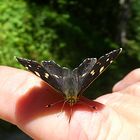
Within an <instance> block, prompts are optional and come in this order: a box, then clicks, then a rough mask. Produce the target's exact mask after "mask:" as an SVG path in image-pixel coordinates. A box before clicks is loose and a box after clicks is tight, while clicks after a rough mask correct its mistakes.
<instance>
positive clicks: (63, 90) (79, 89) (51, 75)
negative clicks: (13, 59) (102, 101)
mask: <svg viewBox="0 0 140 140" xmlns="http://www.w3.org/2000/svg"><path fill="white" fill-rule="evenodd" d="M121 51H122V49H121V48H120V49H117V50H113V51H111V52H110V53H107V54H105V55H104V56H101V57H100V58H99V59H96V58H87V59H85V60H84V61H83V62H82V63H81V64H80V65H79V66H78V67H77V68H75V69H73V70H70V69H68V68H65V67H61V66H60V65H58V64H56V63H55V62H54V61H42V64H39V63H38V62H36V61H34V60H29V59H25V58H17V60H18V62H20V63H21V64H22V65H23V66H25V67H26V68H27V69H28V70H29V71H31V72H33V73H34V74H35V75H37V76H38V77H40V78H41V79H42V80H44V81H45V82H47V83H48V84H49V85H50V86H51V87H53V88H54V90H56V91H58V92H59V93H60V94H61V95H63V97H64V101H65V102H67V103H69V105H70V106H73V105H74V104H76V103H77V102H78V101H79V97H80V96H81V95H82V93H83V92H84V91H85V89H86V88H87V87H88V86H89V85H90V84H91V83H92V82H93V81H94V80H95V79H96V78H97V77H98V76H99V75H100V74H101V73H102V72H103V71H104V70H105V69H106V68H107V67H108V66H109V65H110V64H111V63H112V61H113V60H114V59H115V58H116V57H117V56H118V55H119V54H120V52H121Z"/></svg>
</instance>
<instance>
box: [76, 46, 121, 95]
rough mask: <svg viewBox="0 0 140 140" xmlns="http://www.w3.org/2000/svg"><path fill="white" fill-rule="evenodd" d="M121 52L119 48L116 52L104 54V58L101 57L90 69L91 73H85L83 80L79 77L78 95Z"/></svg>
mask: <svg viewBox="0 0 140 140" xmlns="http://www.w3.org/2000/svg"><path fill="white" fill-rule="evenodd" d="M121 51H122V49H121V48H120V49H117V50H113V51H111V52H110V53H107V54H105V55H104V56H101V57H100V58H99V59H98V60H97V62H96V63H95V65H93V67H91V71H90V72H88V74H87V73H86V75H87V76H86V77H84V79H82V77H81V76H79V81H80V80H81V79H82V83H81V85H80V87H81V89H80V92H79V94H81V93H82V92H83V91H84V90H85V89H86V88H87V87H88V86H89V85H90V84H91V83H92V82H93V81H94V80H95V79H96V78H97V77H98V76H99V75H100V74H101V73H102V72H103V71H104V70H105V69H106V68H107V67H108V66H109V65H110V64H111V63H112V62H113V60H114V59H115V58H116V57H117V56H118V55H119V54H120V53H121ZM79 68H80V67H79ZM79 68H78V69H79Z"/></svg>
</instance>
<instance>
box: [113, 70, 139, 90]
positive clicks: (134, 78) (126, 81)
mask: <svg viewBox="0 0 140 140" xmlns="http://www.w3.org/2000/svg"><path fill="white" fill-rule="evenodd" d="M136 82H140V68H139V69H135V70H133V71H132V72H130V73H129V74H127V75H126V76H125V77H124V78H123V79H122V80H121V81H119V82H118V83H117V84H115V85H114V87H113V92H116V91H120V90H122V89H124V88H126V87H128V86H130V85H132V84H134V83H136Z"/></svg>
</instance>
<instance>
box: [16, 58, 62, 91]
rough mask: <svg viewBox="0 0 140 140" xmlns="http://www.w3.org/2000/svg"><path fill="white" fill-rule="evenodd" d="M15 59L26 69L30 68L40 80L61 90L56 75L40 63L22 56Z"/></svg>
mask: <svg viewBox="0 0 140 140" xmlns="http://www.w3.org/2000/svg"><path fill="white" fill-rule="evenodd" d="M17 60H18V62H20V63H21V64H22V65H23V66H24V67H26V68H27V69H28V70H30V71H31V72H33V73H34V74H35V75H37V76H38V77H40V78H41V79H42V80H44V81H45V82H47V83H48V84H49V85H50V86H51V87H53V88H54V89H55V90H57V91H59V92H62V91H61V84H60V83H59V81H58V80H56V77H53V76H51V74H50V72H51V71H50V70H46V69H45V68H44V67H43V66H42V65H40V64H39V63H38V62H36V61H33V60H29V59H24V58H17Z"/></svg>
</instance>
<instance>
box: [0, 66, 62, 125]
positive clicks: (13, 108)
mask: <svg viewBox="0 0 140 140" xmlns="http://www.w3.org/2000/svg"><path fill="white" fill-rule="evenodd" d="M0 77H1V80H0V107H1V109H0V117H1V118H2V119H4V120H7V121H9V122H11V123H14V124H16V123H17V121H19V122H20V121H23V122H24V121H27V120H29V119H32V118H33V117H35V114H38V115H39V114H41V112H42V113H43V110H45V109H46V107H45V106H46V105H47V104H49V103H50V102H54V100H57V99H60V96H58V94H57V95H56V93H55V92H53V90H52V89H51V88H49V87H48V86H47V84H45V83H44V82H42V80H40V79H39V78H38V77H36V76H34V75H33V74H31V73H29V72H26V71H23V70H19V69H15V68H10V67H4V66H1V67H0ZM50 94H51V96H50ZM54 96H55V98H54ZM42 107H43V109H42ZM44 108H45V109H44ZM19 116H20V117H19Z"/></svg>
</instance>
